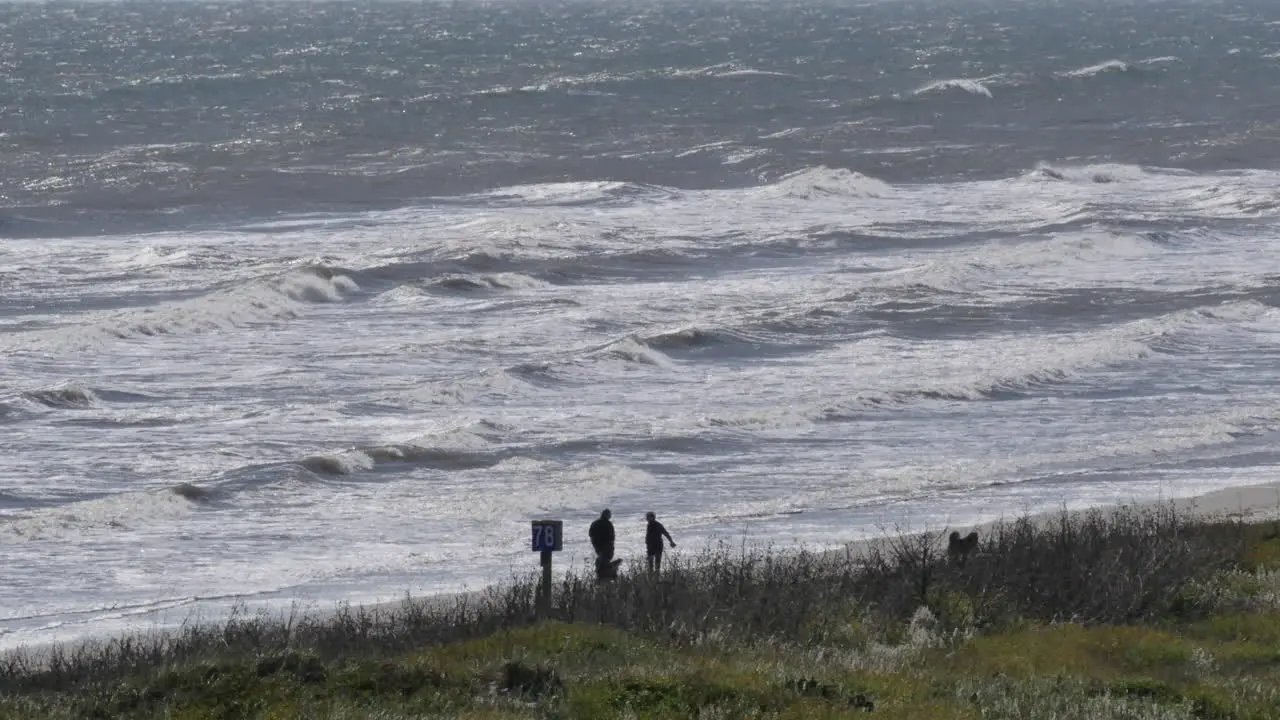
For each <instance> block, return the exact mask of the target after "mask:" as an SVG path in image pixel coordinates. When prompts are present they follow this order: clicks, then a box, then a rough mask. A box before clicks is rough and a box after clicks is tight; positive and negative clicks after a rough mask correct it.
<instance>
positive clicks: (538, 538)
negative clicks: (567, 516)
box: [532, 520, 564, 552]
mask: <svg viewBox="0 0 1280 720" xmlns="http://www.w3.org/2000/svg"><path fill="white" fill-rule="evenodd" d="M563 549H564V521H563V520H534V521H533V548H532V550H533V551H534V552H557V551H559V550H563Z"/></svg>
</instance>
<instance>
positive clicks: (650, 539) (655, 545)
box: [644, 511, 676, 573]
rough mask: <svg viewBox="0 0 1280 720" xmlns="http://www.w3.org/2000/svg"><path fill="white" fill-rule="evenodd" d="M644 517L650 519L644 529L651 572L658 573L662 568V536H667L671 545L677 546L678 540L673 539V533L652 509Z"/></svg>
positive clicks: (645, 546) (645, 545)
mask: <svg viewBox="0 0 1280 720" xmlns="http://www.w3.org/2000/svg"><path fill="white" fill-rule="evenodd" d="M644 519H645V520H646V521H648V526H647V527H646V528H645V531H644V549H645V552H646V554H647V556H648V562H649V572H651V573H656V572H658V571H660V570H661V569H662V538H664V537H665V538H666V539H667V542H669V543H671V547H675V546H676V541H675V540H672V539H671V533H669V532H667V528H666V527H665V526H663V524H662V523H660V522H658V516H657V515H654V514H653V512H652V511H650V512H647V513H645V514H644Z"/></svg>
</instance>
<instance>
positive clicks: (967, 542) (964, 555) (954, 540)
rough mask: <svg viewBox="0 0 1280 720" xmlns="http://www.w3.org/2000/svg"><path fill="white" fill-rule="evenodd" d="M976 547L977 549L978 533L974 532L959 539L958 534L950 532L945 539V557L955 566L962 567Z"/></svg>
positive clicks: (953, 531)
mask: <svg viewBox="0 0 1280 720" xmlns="http://www.w3.org/2000/svg"><path fill="white" fill-rule="evenodd" d="M976 547H978V531H976V530H975V531H973V532H971V533H969V534H968V535H965V536H964V537H960V533H958V532H956V531H955V530H952V531H951V536H950V537H949V538H947V557H949V558H951V561H952V562H954V563H956V564H959V565H964V563H965V560H967V559H968V557H969V554H970V553H972V552H973V551H974V548H976Z"/></svg>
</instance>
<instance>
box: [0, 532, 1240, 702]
mask: <svg viewBox="0 0 1280 720" xmlns="http://www.w3.org/2000/svg"><path fill="white" fill-rule="evenodd" d="M1254 540H1261V538H1254ZM1251 547H1254V546H1252V545H1250V544H1249V542H1247V538H1245V537H1244V531H1243V530H1242V529H1241V526H1239V525H1235V524H1232V523H1218V524H1214V525H1203V524H1201V525H1196V524H1193V523H1190V522H1189V521H1188V519H1187V518H1184V517H1183V516H1181V515H1179V514H1178V513H1177V512H1175V511H1174V510H1173V509H1172V508H1164V507H1156V508H1121V509H1118V510H1115V511H1107V512H1103V511H1093V512H1085V513H1066V512H1063V513H1060V514H1058V515H1056V516H1053V517H1050V518H1048V519H1039V520H1032V519H1019V520H1015V521H1013V522H1010V523H1005V524H1001V525H997V526H995V527H993V528H992V529H990V530H988V531H984V532H983V533H982V534H981V536H980V542H979V545H978V547H977V549H976V551H975V553H973V554H972V556H971V557H970V558H969V559H968V561H967V562H965V563H964V564H963V565H959V564H957V563H954V562H951V561H949V560H948V558H947V556H946V552H945V532H944V531H938V532H927V533H916V534H912V535H899V536H892V537H888V538H885V539H883V540H881V541H878V542H875V543H871V544H870V545H869V546H867V547H865V548H863V549H858V550H855V549H850V550H847V551H844V552H834V553H823V552H810V551H799V552H786V553H780V552H772V551H770V550H769V549H767V548H752V547H747V546H745V545H739V546H731V545H719V546H716V547H713V548H711V549H709V550H707V551H705V552H702V553H699V554H694V555H692V556H683V557H681V556H675V557H671V558H669V559H668V560H667V561H666V563H665V564H664V568H663V572H662V573H661V575H660V576H656V577H655V576H652V575H650V574H648V573H646V572H644V571H643V569H642V568H640V567H634V566H633V567H628V568H626V570H625V572H623V573H622V574H621V576H620V577H619V578H618V579H617V580H616V581H611V582H605V583H600V582H597V581H596V579H595V578H594V576H593V575H590V574H583V573H576V572H570V573H569V574H567V575H566V576H564V577H563V578H562V579H560V580H559V581H558V582H557V583H556V584H555V586H554V588H553V602H552V607H551V611H550V617H551V619H555V620H559V621H562V622H567V623H589V624H598V625H604V626H611V627H615V628H619V629H621V630H625V631H628V632H630V633H634V634H636V635H638V636H641V637H652V638H657V639H660V640H661V641H662V642H664V643H667V644H669V645H671V646H673V647H687V648H699V647H708V648H712V647H722V646H730V645H733V646H738V645H747V646H758V647H766V646H769V645H770V644H779V643H784V644H789V645H797V646H801V647H802V646H805V645H815V644H820V645H825V646H831V645H832V644H833V643H836V644H839V645H840V646H843V647H846V648H850V649H858V648H862V647H867V646H869V645H873V644H875V645H894V644H902V643H904V642H910V643H917V644H919V643H921V642H922V640H921V637H922V636H921V633H924V634H925V635H927V636H928V643H926V644H929V645H937V644H941V645H947V644H948V643H950V644H957V643H959V642H960V641H962V640H963V639H964V638H966V637H968V636H969V635H971V634H972V633H974V632H978V631H988V632H989V631H993V630H996V629H1002V628H1004V629H1010V628H1012V629H1016V628H1018V627H1019V626H1020V624H1021V623H1026V622H1028V621H1048V622H1054V621H1071V622H1075V623H1084V624H1090V623H1124V622H1132V621H1138V620H1142V619H1146V618H1157V617H1171V616H1174V615H1178V616H1179V617H1190V619H1194V616H1195V615H1196V614H1197V613H1200V614H1203V613H1205V612H1208V611H1210V610H1211V609H1212V607H1215V606H1214V605H1213V604H1211V603H1206V602H1193V601H1192V600H1189V598H1194V597H1196V596H1197V595H1196V593H1197V592H1199V593H1200V595H1202V596H1203V595H1206V593H1205V592H1204V591H1203V589H1204V588H1205V587H1209V586H1211V585H1212V584H1213V583H1214V582H1216V581H1215V580H1214V578H1220V577H1225V576H1226V575H1228V574H1229V573H1225V572H1224V570H1225V569H1227V568H1229V567H1231V566H1232V563H1233V562H1234V563H1235V564H1236V565H1239V564H1240V563H1241V562H1242V558H1244V557H1245V556H1246V551H1247V550H1249V549H1250V548H1251ZM1252 552H1254V553H1255V555H1256V554H1257V552H1258V551H1256V550H1253V551H1252ZM1257 562H1261V561H1260V560H1258V561H1257ZM536 587H537V579H536V576H535V575H534V574H532V573H531V574H530V575H528V576H517V577H514V578H512V579H511V580H510V581H508V582H506V583H503V584H500V585H498V586H495V587H493V588H490V589H487V590H485V591H483V592H480V593H477V594H472V595H464V596H459V597H456V598H450V599H428V600H412V599H410V600H408V601H406V602H402V603H395V604H389V605H385V606H374V607H352V606H346V605H343V606H339V607H338V608H337V609H336V611H335V612H333V613H329V614H323V615H322V614H307V613H302V612H300V611H294V612H291V613H290V614H289V615H287V616H285V617H272V616H270V615H268V614H265V613H257V614H250V613H247V612H244V611H243V610H241V611H238V612H234V613H232V615H231V617H229V618H228V619H227V620H226V621H225V622H223V623H222V624H221V625H217V626H210V625H201V624H194V623H193V624H189V625H187V626H184V627H182V628H180V629H179V630H177V631H174V632H155V633H150V634H140V635H133V636H124V637H120V638H113V639H109V640H106V641H102V642H94V643H88V644H84V645H77V646H69V647H57V648H53V649H51V650H48V651H44V652H27V653H23V652H16V653H8V654H6V655H4V656H3V658H0V690H2V691H7V692H22V693H31V692H42V691H59V690H64V689H66V688H71V687H78V686H87V685H93V684H99V683H111V682H115V681H118V680H119V679H121V678H125V677H129V676H133V675H139V674H153V673H155V672H156V671H159V670H161V669H164V668H170V667H186V666H189V665H191V664H192V663H206V664H208V663H217V662H218V661H219V659H220V658H242V657H245V656H250V657H253V658H257V659H256V660H255V664H254V665H253V674H254V676H255V677H259V676H261V677H274V676H277V675H280V674H281V673H283V672H285V671H286V669H287V671H288V672H289V673H291V674H292V675H296V676H297V677H299V678H302V680H303V681H305V679H306V678H307V677H311V678H312V679H313V681H315V682H322V681H323V680H321V678H322V676H324V673H326V672H333V667H332V661H335V660H339V661H342V662H349V661H357V660H359V659H360V658H381V657H386V656H388V655H394V654H400V653H407V652H416V651H419V650H421V649H422V648H425V647H435V646H441V645H446V644H450V643H458V642H459V641H465V640H468V639H474V638H489V637H494V636H501V635H500V633H502V632H503V631H505V630H510V629H513V628H522V627H529V626H531V625H534V624H535V623H536V622H538V620H539V618H538V615H537V604H536ZM1210 594H1211V593H1210ZM922 612H924V613H925V614H924V615H921V613H922ZM926 616H927V618H928V622H927V623H925V622H924V621H923V620H922V618H924V617H926ZM895 627H897V628H900V631H897V632H895V631H894V628H895ZM912 638H914V639H912ZM597 640H598V641H599V642H602V643H605V644H606V646H607V645H608V642H610V641H608V640H607V639H600V638H598V639H597ZM482 642H483V641H482ZM550 642H552V640H551V639H549V638H543V639H542V640H539V641H537V644H538V647H544V648H545V647H546V646H547V645H546V644H547V643H550ZM463 646H464V647H465V643H464V644H463ZM582 651H583V650H582V648H576V649H575V652H582ZM609 652H614V651H613V650H604V651H601V653H600V656H601V657H604V656H605V655H606V654H608V653H609ZM617 652H619V653H634V652H643V649H640V648H634V647H629V648H618V649H617ZM544 656H550V653H546V654H544ZM508 660H510V661H513V662H516V661H518V662H522V663H523V662H531V663H533V665H530V666H529V667H537V663H538V662H540V661H539V660H538V659H537V658H533V659H525V658H522V656H520V654H519V653H512V654H509V655H508ZM326 667H328V670H326ZM521 667H523V666H521ZM385 681H386V682H398V681H397V680H395V678H394V677H392V678H388V679H386V680H385ZM379 682H383V681H381V680H380V681H379ZM413 682H414V683H418V682H421V683H425V684H427V685H430V682H431V680H430V677H429V676H427V675H423V676H422V677H417V676H415V677H414V679H413ZM518 684H519V683H517V685H518ZM543 684H544V685H545V686H546V687H547V688H548V690H547V692H550V690H549V688H551V687H552V686H554V685H555V682H554V681H553V680H551V679H549V678H548V679H547V680H546V681H545V682H544V683H543ZM357 689H358V688H352V691H353V692H356V691H357ZM377 691H378V692H381V691H382V690H381V688H380V687H379V688H378V689H377ZM539 692H542V691H539ZM357 694H358V693H357Z"/></svg>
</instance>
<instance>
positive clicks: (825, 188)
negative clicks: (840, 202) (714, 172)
mask: <svg viewBox="0 0 1280 720" xmlns="http://www.w3.org/2000/svg"><path fill="white" fill-rule="evenodd" d="M892 192H893V188H892V186H890V185H889V184H888V183H886V182H883V181H881V180H877V179H875V178H873V177H869V176H867V175H863V174H862V173H858V172H853V171H851V170H845V169H843V168H836V169H833V168H828V167H825V166H824V167H814V168H808V169H805V170H800V171H798V172H794V173H791V174H789V175H785V176H783V177H782V178H780V179H779V180H778V181H777V182H775V183H772V184H770V185H764V186H761V187H759V188H757V189H756V194H757V195H759V196H760V197H767V198H798V199H815V198H824V197H848V198H856V197H880V196H884V195H888V194H890V193H892Z"/></svg>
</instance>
